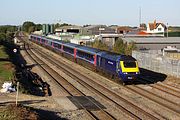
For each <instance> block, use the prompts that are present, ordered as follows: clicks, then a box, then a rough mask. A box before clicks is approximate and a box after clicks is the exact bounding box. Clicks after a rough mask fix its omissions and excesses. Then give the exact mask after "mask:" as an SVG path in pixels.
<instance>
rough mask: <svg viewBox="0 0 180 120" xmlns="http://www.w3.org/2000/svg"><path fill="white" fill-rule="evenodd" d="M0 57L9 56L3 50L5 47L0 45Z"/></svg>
mask: <svg viewBox="0 0 180 120" xmlns="http://www.w3.org/2000/svg"><path fill="white" fill-rule="evenodd" d="M0 58H9V55H8V54H6V52H5V47H4V46H1V45H0Z"/></svg>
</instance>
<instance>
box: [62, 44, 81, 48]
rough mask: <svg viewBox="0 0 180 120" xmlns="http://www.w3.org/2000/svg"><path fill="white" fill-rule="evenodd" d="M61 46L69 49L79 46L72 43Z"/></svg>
mask: <svg viewBox="0 0 180 120" xmlns="http://www.w3.org/2000/svg"><path fill="white" fill-rule="evenodd" d="M63 46H66V47H70V48H75V47H77V46H79V45H78V44H74V43H65V44H63Z"/></svg>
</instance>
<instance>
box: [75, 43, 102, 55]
mask: <svg viewBox="0 0 180 120" xmlns="http://www.w3.org/2000/svg"><path fill="white" fill-rule="evenodd" d="M76 48H77V50H80V51H84V52H87V53H91V54H96V53H98V52H100V51H101V50H99V49H96V48H92V47H87V46H82V45H79V46H77V47H76Z"/></svg>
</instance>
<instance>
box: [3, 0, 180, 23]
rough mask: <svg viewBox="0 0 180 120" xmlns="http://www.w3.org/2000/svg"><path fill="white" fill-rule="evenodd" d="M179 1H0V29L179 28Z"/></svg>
mask: <svg viewBox="0 0 180 120" xmlns="http://www.w3.org/2000/svg"><path fill="white" fill-rule="evenodd" d="M179 5H180V0H0V6H1V7H0V25H21V24H23V22H24V21H32V22H34V23H36V24H37V23H40V24H45V23H49V24H51V23H57V22H58V23H69V24H76V25H85V24H94V25H95V24H106V25H123V26H139V21H140V19H139V18H140V17H139V16H140V14H139V13H140V8H141V22H142V23H146V24H147V23H149V22H153V21H154V20H156V21H157V22H162V23H164V24H167V23H168V25H171V26H180V7H179Z"/></svg>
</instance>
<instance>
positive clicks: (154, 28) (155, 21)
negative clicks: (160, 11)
mask: <svg viewBox="0 0 180 120" xmlns="http://www.w3.org/2000/svg"><path fill="white" fill-rule="evenodd" d="M155 28H156V20H154V29H155Z"/></svg>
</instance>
